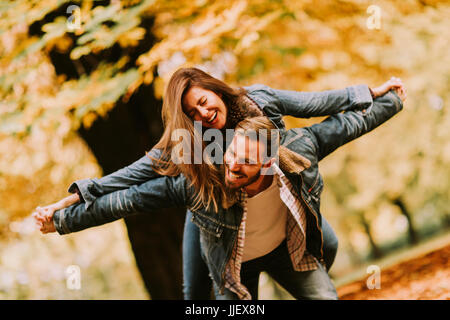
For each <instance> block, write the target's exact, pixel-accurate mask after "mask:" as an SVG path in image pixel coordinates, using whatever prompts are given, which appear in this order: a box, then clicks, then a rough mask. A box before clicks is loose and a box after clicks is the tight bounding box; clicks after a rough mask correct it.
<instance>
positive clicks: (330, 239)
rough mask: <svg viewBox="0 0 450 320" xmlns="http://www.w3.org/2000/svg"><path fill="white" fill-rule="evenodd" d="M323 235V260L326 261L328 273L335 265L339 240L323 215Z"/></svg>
mask: <svg viewBox="0 0 450 320" xmlns="http://www.w3.org/2000/svg"><path fill="white" fill-rule="evenodd" d="M322 234H323V260H324V261H325V265H326V267H327V271H330V268H331V266H332V265H333V262H334V259H335V258H336V254H337V250H338V238H337V236H336V233H334V230H333V228H331V226H330V224H329V223H328V221H327V220H326V219H325V217H324V216H323V215H322Z"/></svg>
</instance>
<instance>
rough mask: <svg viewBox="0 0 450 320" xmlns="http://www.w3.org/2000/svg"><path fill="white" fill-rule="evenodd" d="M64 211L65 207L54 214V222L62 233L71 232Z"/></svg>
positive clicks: (57, 229)
mask: <svg viewBox="0 0 450 320" xmlns="http://www.w3.org/2000/svg"><path fill="white" fill-rule="evenodd" d="M64 211H65V209H61V210H56V211H55V213H54V214H53V224H54V226H55V229H56V231H57V232H58V233H59V234H60V235H63V234H68V233H71V231H70V230H69V228H68V227H67V224H66V222H65V215H64Z"/></svg>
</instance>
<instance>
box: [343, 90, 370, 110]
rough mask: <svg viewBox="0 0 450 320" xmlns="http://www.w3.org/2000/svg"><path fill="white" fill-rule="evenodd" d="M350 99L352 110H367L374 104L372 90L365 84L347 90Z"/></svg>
mask: <svg viewBox="0 0 450 320" xmlns="http://www.w3.org/2000/svg"><path fill="white" fill-rule="evenodd" d="M347 92H348V97H349V101H350V106H351V108H357V109H359V110H361V109H367V108H370V107H371V106H372V104H373V98H372V94H371V92H370V89H369V87H368V86H367V85H365V84H360V85H356V86H351V87H348V88H347Z"/></svg>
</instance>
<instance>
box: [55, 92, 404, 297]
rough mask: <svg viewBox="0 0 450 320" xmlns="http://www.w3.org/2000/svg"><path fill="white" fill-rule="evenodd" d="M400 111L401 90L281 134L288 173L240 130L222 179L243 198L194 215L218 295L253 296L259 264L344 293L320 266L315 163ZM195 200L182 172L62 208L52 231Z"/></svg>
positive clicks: (295, 287) (304, 284)
mask: <svg viewBox="0 0 450 320" xmlns="http://www.w3.org/2000/svg"><path fill="white" fill-rule="evenodd" d="M399 93H400V94H402V92H399ZM402 107H403V105H402V101H401V100H400V99H399V98H398V96H396V95H395V93H393V92H389V93H388V94H386V95H385V96H383V97H380V98H377V99H375V100H374V103H373V105H372V106H371V107H370V108H369V109H367V110H365V111H363V112H359V111H357V112H354V111H349V112H346V113H344V114H337V115H334V116H331V117H329V118H327V119H326V120H325V121H323V122H322V123H320V124H316V125H313V126H311V127H308V128H303V129H292V130H288V131H285V132H281V144H282V147H280V167H281V169H280V167H278V166H277V165H276V163H275V161H274V158H273V157H272V158H270V157H269V158H265V157H263V155H264V152H266V153H267V150H266V149H265V148H266V146H268V145H269V144H264V143H261V141H259V140H258V139H256V140H254V139H249V138H248V137H246V136H245V135H244V136H243V135H242V134H239V130H238V134H236V135H235V137H234V139H233V141H232V143H231V145H230V147H229V148H228V149H227V152H226V154H225V157H224V160H225V181H224V183H226V184H227V186H228V187H229V188H230V189H232V190H236V191H238V192H236V193H237V201H236V203H232V202H231V203H228V204H224V205H223V207H221V208H219V210H218V212H215V211H214V210H212V209H210V208H200V209H198V210H195V212H194V215H193V222H194V223H196V224H197V225H198V226H199V227H200V230H201V247H202V248H201V249H202V254H203V258H204V260H205V262H206V263H207V265H208V269H209V272H210V276H211V278H212V279H213V284H214V288H215V293H216V298H218V299H235V298H239V299H249V298H256V297H257V282H258V281H257V280H258V276H259V273H260V272H261V271H262V270H265V271H267V272H268V273H269V274H270V275H272V277H273V278H274V279H275V280H276V281H277V282H279V283H280V284H281V285H282V286H283V287H285V288H286V289H287V290H288V291H289V292H290V293H291V294H292V295H293V296H294V297H295V298H298V299H301V298H304V299H336V298H337V295H336V291H335V289H334V286H333V285H332V283H331V281H330V279H329V277H328V274H327V272H326V270H325V268H324V266H323V233H322V229H321V227H320V226H321V215H320V210H319V206H320V193H321V191H322V188H323V182H322V178H321V176H320V174H319V172H318V166H317V164H318V161H319V160H321V159H322V158H324V157H325V156H326V155H328V154H329V153H331V152H332V151H334V150H335V149H336V148H338V147H340V146H341V145H343V144H345V143H347V142H349V141H351V140H353V139H355V138H357V137H359V136H361V135H363V134H365V133H367V132H369V131H371V130H372V129H374V128H375V127H377V126H378V125H380V124H382V123H383V122H384V121H386V120H388V119H389V118H390V117H392V116H393V115H394V114H396V113H397V112H399V111H400V110H401V109H402ZM245 121H247V122H248V121H250V122H248V123H247V125H249V126H247V127H245V125H244V127H245V128H242V129H244V131H245V130H246V129H249V128H250V129H254V130H256V129H257V128H258V126H259V129H261V128H266V129H270V123H269V122H267V121H266V122H264V121H261V123H260V124H258V123H256V124H255V122H251V120H245ZM272 128H273V127H272ZM270 139H273V137H270ZM284 147H287V148H288V149H284ZM255 150H256V151H255ZM289 150H290V151H289ZM255 154H256V155H257V156H256V157H254V155H255ZM252 156H253V158H251V157H252ZM238 160H240V161H238ZM291 160H292V161H291ZM242 161H243V162H244V163H241V162H242ZM269 168H272V169H273V170H274V176H271V175H261V174H260V173H261V169H265V170H267V169H269ZM275 184H276V187H274V186H275ZM274 190H275V192H274ZM194 196H195V190H193V188H192V187H190V186H189V182H188V181H186V179H185V178H184V177H183V176H182V175H181V176H178V177H160V178H157V179H154V180H151V181H148V182H147V183H144V184H142V185H140V186H133V187H131V188H129V189H126V190H121V191H118V192H114V193H111V194H108V195H106V196H103V197H100V198H98V199H97V200H96V201H95V202H94V204H93V205H92V206H91V207H90V208H89V209H85V206H84V205H77V206H72V207H69V208H66V209H63V210H61V211H57V212H55V215H54V217H53V221H54V228H56V230H57V231H58V232H59V233H60V234H66V233H69V232H74V231H79V230H82V229H85V228H87V227H92V226H96V225H101V224H104V223H107V222H111V221H114V220H117V219H119V218H122V217H124V216H126V215H128V214H130V213H133V212H139V211H147V212H148V211H149V210H155V209H158V208H163V207H169V206H188V207H189V206H191V205H192V198H193V197H194ZM262 210H264V211H262ZM261 214H263V215H261Z"/></svg>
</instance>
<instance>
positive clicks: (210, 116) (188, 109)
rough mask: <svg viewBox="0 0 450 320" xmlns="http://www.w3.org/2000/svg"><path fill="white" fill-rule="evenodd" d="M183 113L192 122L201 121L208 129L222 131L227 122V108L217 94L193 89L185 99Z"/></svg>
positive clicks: (187, 93)
mask: <svg viewBox="0 0 450 320" xmlns="http://www.w3.org/2000/svg"><path fill="white" fill-rule="evenodd" d="M182 104H183V111H184V113H185V114H187V115H188V117H189V118H191V119H192V121H201V122H202V125H203V126H204V127H207V128H214V129H222V128H224V127H225V124H226V122H227V107H226V106H225V103H224V102H223V100H222V99H221V97H220V96H218V95H217V94H216V93H214V92H213V91H210V90H206V89H203V88H200V87H196V86H194V87H191V88H190V89H189V90H188V91H187V92H186V93H185V94H184V97H183V101H182Z"/></svg>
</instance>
